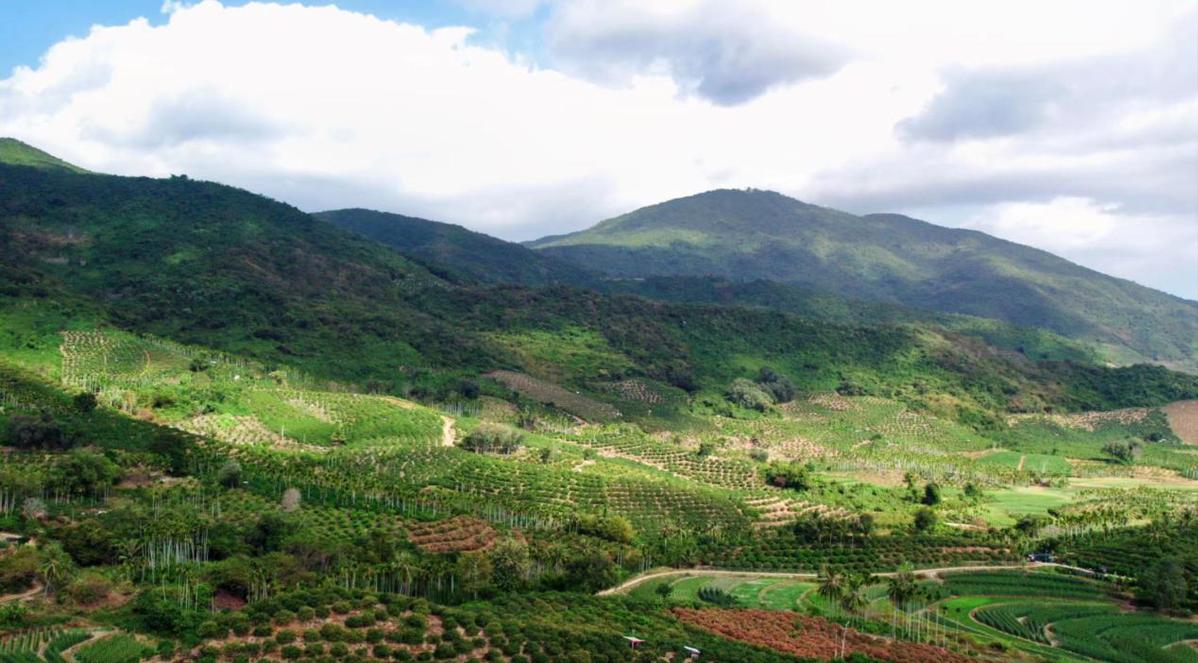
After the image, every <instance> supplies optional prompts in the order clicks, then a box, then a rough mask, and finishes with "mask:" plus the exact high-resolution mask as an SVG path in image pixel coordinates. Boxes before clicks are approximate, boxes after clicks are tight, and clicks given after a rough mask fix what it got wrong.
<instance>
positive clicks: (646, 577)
mask: <svg viewBox="0 0 1198 663" xmlns="http://www.w3.org/2000/svg"><path fill="white" fill-rule="evenodd" d="M1052 568H1055V569H1065V570H1067V571H1073V572H1075V573H1081V574H1083V575H1087V576H1099V575H1100V574H1098V573H1096V572H1094V571H1091V570H1090V569H1083V568H1081V567H1079V566H1070V565H1068V564H1057V563H1055V562H1023V563H1020V564H966V565H961V566H937V567H929V568H925V569H912V570H911V572H912V573H915V574H918V575H929V576H938V575H940V574H942V573H966V572H969V571H1028V570H1033V569H1052ZM898 573H899V572H898V571H886V572H882V573H875V574H873V575H874V576H875V577H878V578H888V577H891V576H894V575H897V574H898ZM670 576H711V577H713V578H726V577H739V578H746V579H755V578H778V579H781V580H817V579H818V578H819V574H818V573H812V572H807V571H804V572H793V573H792V572H789V571H736V570H733V569H708V568H690V569H667V570H658V571H648V572H646V573H642V574H640V575H637V576H633V577H631V578H629V579H628V580H625V581H624V582H622V583H620V584H619V585H616V586H615V587H609V588H607V589H604V590H601V591H599V592H597V593H596V596H612V595H615V594H624V593H626V592H628V591H629V590H631V589H632V588H634V587H637V586H639V585H641V584H643V583H646V582H648V581H650V580H654V579H657V578H668V577H670Z"/></svg>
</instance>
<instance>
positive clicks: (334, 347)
mask: <svg viewBox="0 0 1198 663" xmlns="http://www.w3.org/2000/svg"><path fill="white" fill-rule="evenodd" d="M452 271H454V268H453V267H452V266H450V267H446V266H439V265H437V264H432V263H430V266H429V267H426V266H424V265H422V264H419V263H417V262H414V261H412V260H410V259H408V258H406V257H404V256H403V255H401V254H400V253H399V252H397V251H395V250H393V249H391V248H389V247H386V246H384V245H382V244H379V243H376V242H373V241H369V240H366V239H364V238H361V237H358V236H355V235H353V234H351V233H349V232H347V231H344V230H342V229H340V228H337V227H334V226H333V225H332V224H330V223H327V222H325V221H321V220H319V219H317V218H315V217H313V216H311V215H308V214H304V213H302V212H300V211H299V210H297V209H295V208H293V207H291V206H288V205H285V204H282V203H279V202H276V201H273V200H270V199H268V198H265V197H262V196H258V195H255V194H252V193H250V192H247V191H243V190H240V189H236V188H233V187H229V186H224V185H220V184H215V183H211V182H200V181H195V180H191V179H188V178H186V177H181V176H180V177H172V178H169V179H150V178H141V177H116V176H109V175H98V174H80V173H74V172H70V171H66V170H60V169H43V168H31V167H25V166H12V165H3V164H0V351H3V352H6V353H8V354H9V356H11V357H14V358H18V359H19V358H20V357H22V356H33V355H40V356H41V357H42V358H43V359H44V357H45V356H46V355H47V354H48V355H56V353H57V352H58V346H59V344H60V343H61V338H60V336H59V332H60V331H61V330H63V329H94V328H96V327H105V326H107V327H116V328H119V329H123V330H128V331H133V332H138V333H150V334H154V335H157V336H161V337H165V338H168V339H171V340H175V341H181V342H186V343H194V344H197V345H204V346H207V347H210V348H214V349H217V350H221V351H225V352H234V353H238V354H240V355H242V356H245V357H249V358H252V359H255V360H258V361H262V362H265V363H267V364H268V365H276V366H290V367H295V368H298V369H301V370H302V371H305V372H307V373H308V374H310V375H312V376H314V377H316V378H319V379H324V380H336V381H339V382H342V383H346V382H348V383H351V384H357V385H367V386H368V387H369V389H371V390H382V391H388V392H391V393H405V394H410V395H414V396H418V397H422V398H427V399H433V400H435V399H438V398H445V397H448V395H449V394H450V393H451V392H452V391H453V390H455V389H457V388H458V386H459V385H460V384H461V381H462V380H463V379H464V378H470V379H474V378H477V377H478V376H479V375H481V374H484V373H488V372H490V371H495V370H500V369H507V370H517V371H522V372H525V373H528V374H531V375H533V376H536V377H538V378H541V379H546V380H550V381H552V382H554V383H559V384H562V385H566V386H569V387H570V388H571V389H572V390H574V391H575V392H579V391H583V392H587V393H591V394H599V393H601V392H603V390H604V389H609V388H610V387H611V385H613V384H617V383H619V382H620V381H621V380H624V379H627V378H629V377H643V378H649V379H652V380H656V381H660V382H662V383H668V384H669V385H672V386H673V387H676V388H681V389H684V390H686V391H688V392H691V393H696V392H697V393H700V394H703V393H706V394H708V395H709V396H708V398H720V397H721V396H720V395H721V394H722V393H723V392H724V390H725V388H726V387H727V385H728V384H729V382H730V381H732V380H733V379H735V378H738V377H746V376H751V375H755V374H756V371H757V370H758V369H759V368H760V367H762V366H765V365H770V366H773V367H774V368H775V369H776V370H777V371H779V372H780V373H782V374H784V375H786V376H789V377H790V379H791V380H793V381H794V383H795V385H796V386H797V387H798V388H799V389H801V390H806V391H810V392H815V391H830V390H834V389H843V390H845V391H847V392H850V393H860V394H874V395H880V396H886V397H889V398H894V399H898V400H901V401H904V402H907V403H909V404H911V405H913V406H915V407H917V408H920V409H926V410H930V411H935V412H938V413H940V414H942V415H944V416H948V417H951V418H956V419H959V420H962V421H967V422H969V423H971V424H974V425H983V423H984V422H991V423H992V422H995V421H997V418H996V417H998V416H1000V415H1001V413H1003V412H1006V411H1011V410H1014V411H1038V410H1044V409H1054V410H1055V409H1064V410H1076V409H1085V408H1111V407H1122V406H1131V405H1159V404H1163V403H1166V402H1170V401H1173V400H1178V399H1180V398H1185V397H1193V396H1194V395H1198V378H1193V377H1191V376H1184V375H1180V374H1177V373H1172V372H1170V371H1167V370H1164V369H1160V368H1154V367H1142V366H1141V367H1134V368H1129V369H1119V370H1113V369H1106V368H1103V367H1099V366H1094V365H1091V364H1088V363H1086V362H1073V363H1070V362H1035V361H1031V360H1030V359H1029V358H1027V357H1025V356H1022V355H1019V354H1016V353H1010V352H1004V351H1001V350H999V349H996V348H994V347H992V346H989V345H987V344H985V343H982V342H980V341H977V340H974V339H969V338H965V337H963V336H960V335H957V334H953V333H950V332H945V331H944V330H942V329H940V328H938V327H935V326H929V325H925V324H922V323H916V324H911V325H898V326H889V325H881V326H866V327H862V326H854V325H845V324H834V323H831V322H823V321H817V320H808V319H803V318H799V317H796V316H793V315H788V314H785V313H781V312H778V311H772V310H765V309H749V308H740V307H728V306H720V307H717V306H700V305H692V304H671V303H663V302H652V301H648V300H646V299H643V298H640V297H635V296H628V295H606V294H602V293H599V292H595V291H593V290H582V289H578V288H575V287H571V286H565V285H550V286H546V287H541V288H528V287H523V286H514V285H508V284H498V285H497V284H493V283H488V282H471V281H465V280H463V281H456V282H451V281H447V280H445V279H443V278H440V277H438V276H437V274H438V273H448V272H452ZM504 393H507V392H504ZM162 397H163V398H168V399H169V398H170V395H169V394H163V395H162Z"/></svg>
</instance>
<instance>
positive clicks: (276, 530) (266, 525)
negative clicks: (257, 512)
mask: <svg viewBox="0 0 1198 663" xmlns="http://www.w3.org/2000/svg"><path fill="white" fill-rule="evenodd" d="M294 532H295V523H294V522H293V521H292V519H291V518H289V517H287V516H286V515H284V514H282V513H275V512H273V511H268V512H266V513H264V514H262V515H261V516H259V517H258V522H257V523H255V524H254V528H253V529H252V530H250V533H249V535H248V536H247V537H246V538H247V540H248V542H249V544H250V545H251V546H253V547H254V548H255V549H257V550H258V551H259V552H274V551H276V550H279V549H280V548H282V547H283V541H284V540H286V539H287V537H289V536H291V535H292V534H293V533H294Z"/></svg>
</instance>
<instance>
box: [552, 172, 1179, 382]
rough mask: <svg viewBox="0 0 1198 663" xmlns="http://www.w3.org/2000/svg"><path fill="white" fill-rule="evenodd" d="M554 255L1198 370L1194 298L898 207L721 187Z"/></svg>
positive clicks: (584, 236) (611, 225)
mask: <svg viewBox="0 0 1198 663" xmlns="http://www.w3.org/2000/svg"><path fill="white" fill-rule="evenodd" d="M529 246H532V247H533V248H536V249H538V250H540V251H541V252H542V253H544V254H545V255H547V256H552V257H556V258H558V259H561V260H564V261H569V262H572V263H574V264H575V265H578V266H580V267H583V268H586V269H591V270H594V271H599V272H603V273H605V274H606V275H608V276H614V277H621V278H649V277H655V276H661V277H722V278H728V279H731V280H733V281H738V282H750V281H754V280H767V281H775V282H779V283H784V284H790V285H795V286H801V287H804V288H808V289H811V290H815V291H819V292H827V293H831V294H836V295H840V296H845V297H849V298H853V299H867V300H878V301H883V302H889V303H893V304H901V305H903V306H908V307H915V308H921V309H925V310H933V311H940V312H945V313H962V314H967V315H972V316H979V317H986V318H996V319H999V320H1004V321H1006V322H1010V323H1014V324H1017V325H1023V326H1030V327H1043V328H1046V329H1050V330H1052V331H1054V332H1057V333H1059V334H1063V335H1065V336H1068V337H1070V338H1073V339H1077V340H1082V341H1085V342H1089V343H1094V344H1096V345H1098V346H1099V347H1100V348H1102V349H1103V350H1104V355H1105V356H1107V357H1110V358H1111V360H1112V361H1114V362H1116V363H1128V362H1134V361H1145V360H1147V361H1157V362H1161V363H1165V364H1167V365H1171V366H1178V367H1185V368H1187V369H1189V370H1196V369H1198V351H1196V350H1195V348H1194V347H1193V344H1192V339H1193V338H1195V337H1198V306H1195V305H1194V304H1193V303H1191V302H1186V301H1184V300H1181V299H1179V298H1176V297H1173V296H1171V295H1167V294H1165V293H1162V292H1158V291H1155V290H1152V289H1149V288H1145V287H1143V286H1139V285H1136V284H1134V283H1131V282H1129V281H1124V280H1122V279H1116V278H1113V277H1110V276H1107V275H1104V274H1101V273H1098V272H1095V271H1094V270H1091V269H1087V268H1085V267H1081V266H1079V265H1075V264H1073V263H1071V262H1069V261H1067V260H1065V259H1063V258H1060V257H1058V256H1055V255H1052V254H1050V253H1048V252H1045V251H1042V250H1040V249H1035V248H1032V247H1029V246H1024V245H1020V244H1016V243H1014V242H1009V241H1006V240H1002V239H999V238H996V237H992V236H990V235H987V234H985V233H982V232H978V231H975V230H966V229H959V228H948V227H944V226H938V225H935V224H932V223H928V222H926V221H920V220H918V219H913V218H911V217H909V216H905V215H902V214H868V215H865V216H857V215H854V214H849V213H847V212H841V211H838V210H834V209H831V208H827V207H820V206H817V205H811V204H808V203H804V202H802V201H799V200H795V199H794V198H790V197H789V196H785V195H783V194H780V193H777V192H774V191H767V190H763V189H716V190H713V191H706V192H703V193H699V194H695V195H692V196H687V197H684V198H676V199H674V200H668V201H665V202H662V203H657V204H655V205H650V206H647V207H642V208H640V209H637V210H633V211H631V212H628V213H627V214H622V215H620V216H617V217H614V218H611V219H608V220H606V221H603V222H601V223H599V224H597V225H595V226H594V227H592V228H589V229H586V230H582V231H579V232H575V233H570V234H567V235H560V236H556V237H546V238H542V239H540V240H537V241H535V242H531V243H529Z"/></svg>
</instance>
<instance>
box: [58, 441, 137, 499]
mask: <svg viewBox="0 0 1198 663" xmlns="http://www.w3.org/2000/svg"><path fill="white" fill-rule="evenodd" d="M120 477H121V468H120V467H118V466H117V464H116V463H114V462H112V461H111V460H109V459H108V457H107V456H105V455H104V454H101V453H97V452H95V451H91V450H90V449H82V448H80V449H74V450H72V451H71V453H69V454H67V455H65V456H63V457H61V458H59V459H58V461H57V463H56V464H55V467H54V482H55V484H56V485H58V486H59V487H61V488H63V489H65V490H67V491H68V492H70V493H73V494H76V495H98V494H101V493H103V492H104V491H106V490H107V489H108V488H109V487H110V486H112V485H113V484H114V483H116V482H117V480H118V479H120Z"/></svg>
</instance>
